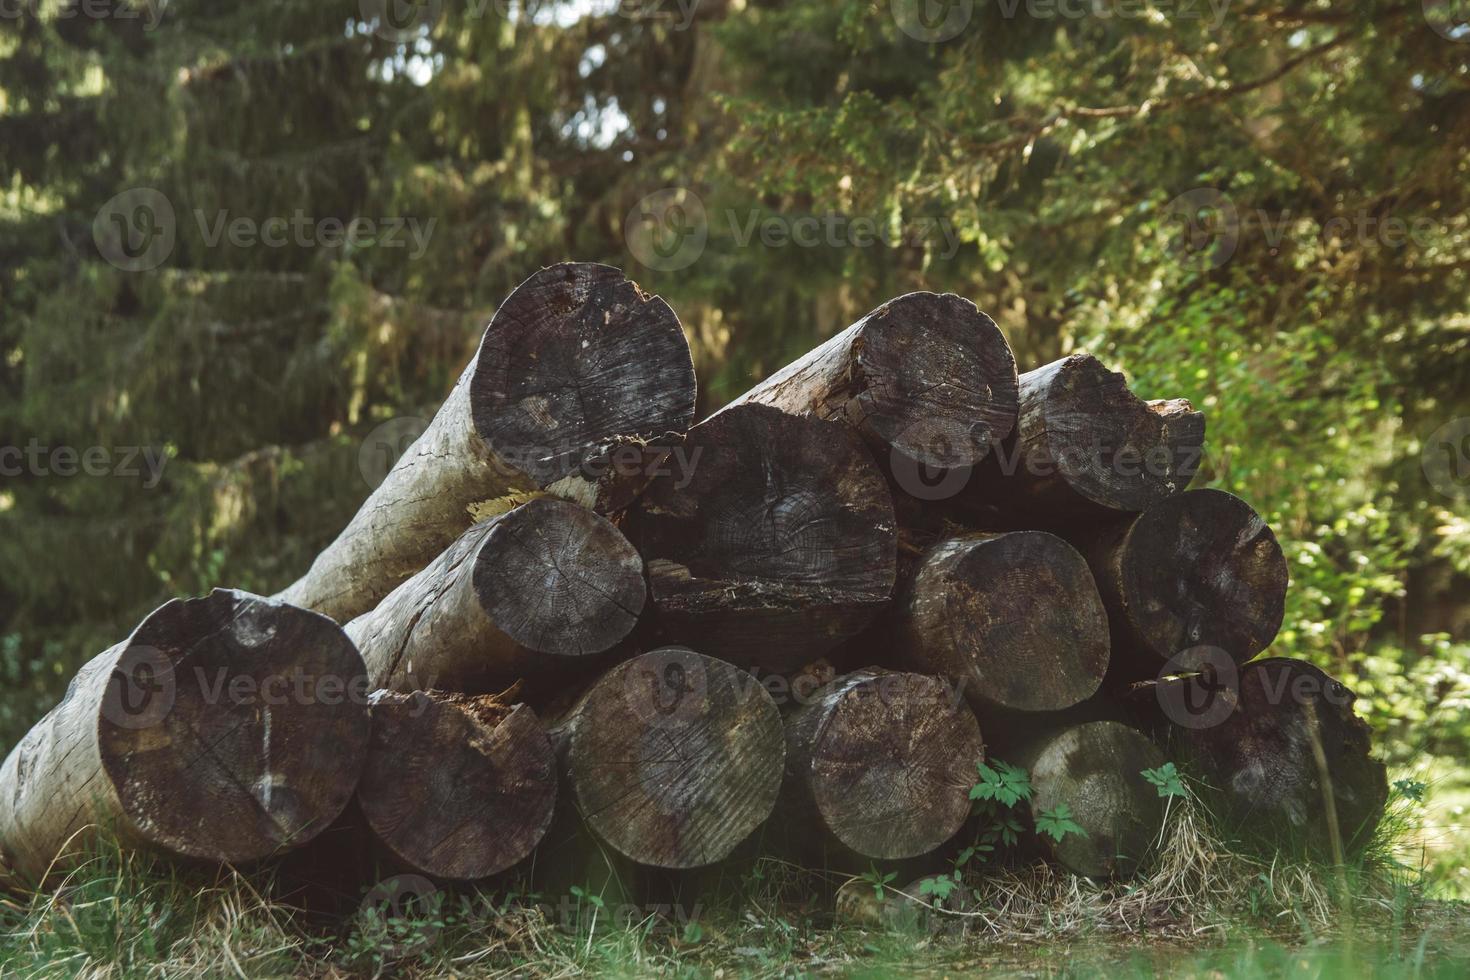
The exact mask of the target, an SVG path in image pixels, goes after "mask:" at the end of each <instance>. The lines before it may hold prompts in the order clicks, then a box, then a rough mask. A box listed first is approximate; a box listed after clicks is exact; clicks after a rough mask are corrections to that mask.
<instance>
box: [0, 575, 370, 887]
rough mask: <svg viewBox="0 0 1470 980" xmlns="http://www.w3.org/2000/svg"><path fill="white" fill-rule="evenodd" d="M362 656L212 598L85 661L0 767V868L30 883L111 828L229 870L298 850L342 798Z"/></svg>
mask: <svg viewBox="0 0 1470 980" xmlns="http://www.w3.org/2000/svg"><path fill="white" fill-rule="evenodd" d="M366 692H367V684H366V676H365V674H364V670H363V665H362V659H361V658H360V657H359V656H358V654H357V651H356V650H355V649H353V647H352V644H351V643H350V642H349V641H348V640H347V638H346V636H344V635H343V633H342V630H341V628H340V627H338V626H337V625H336V624H335V623H333V622H332V621H331V620H329V619H327V618H326V617H325V616H321V615H319V614H317V613H313V612H308V611H306V610H303V609H297V608H295V607H293V606H290V605H287V604H285V603H281V602H276V601H273V600H269V599H263V598H261V597H260V596H254V595H250V594H249V593H245V592H236V591H228V590H223V589H217V590H215V591H214V592H212V593H211V594H210V595H208V596H206V597H203V598H199V599H176V600H173V601H171V602H169V603H167V604H165V605H163V606H161V607H160V608H159V609H157V610H155V611H154V612H153V613H151V614H149V616H148V617H147V618H146V619H144V620H143V622H142V623H141V624H139V626H138V627H137V629H135V630H134V631H133V633H132V635H131V636H129V637H128V639H126V640H124V641H123V642H122V643H119V644H117V645H116V646H114V647H112V648H110V649H109V650H106V651H105V652H103V653H101V654H99V655H98V656H97V657H96V658H94V659H93V660H91V661H90V662H88V663H87V664H86V665H85V666H83V667H82V669H81V670H80V671H79V672H78V674H77V676H76V677H75V678H74V679H73V681H72V683H71V686H70V687H68V688H67V692H66V696H65V697H64V698H63V699H62V701H61V703H60V704H59V705H57V706H56V707H55V708H54V709H52V711H51V712H50V713H49V714H48V715H46V717H44V718H43V719H41V721H40V722H38V723H37V724H36V726H35V727H34V728H32V729H31V731H30V732H29V733H28V734H27V735H26V736H25V738H24V739H22V740H21V742H20V744H19V745H17V746H16V747H15V749H14V751H12V752H11V753H10V756H9V757H8V758H7V759H6V760H5V764H4V767H3V769H0V863H3V865H4V867H5V868H7V869H8V870H9V871H10V872H12V873H14V874H16V875H18V876H19V877H20V878H21V879H23V880H25V881H28V882H31V883H37V882H39V880H40V879H41V877H42V876H43V874H44V873H45V872H46V870H47V868H48V867H49V866H50V865H51V862H52V860H53V859H55V858H57V857H58V855H60V854H61V853H62V852H63V851H65V852H66V855H64V856H63V859H62V861H61V862H60V864H59V867H66V866H67V865H68V863H69V860H68V859H69V858H74V857H76V856H77V855H78V854H79V853H81V852H82V851H84V850H85V848H86V847H87V846H89V845H90V844H92V843H93V842H95V841H96V840H98V839H99V838H100V837H102V836H104V835H108V834H110V835H115V836H116V837H117V838H119V839H120V840H122V841H123V842H124V843H126V844H128V845H130V846H136V847H146V848H149V849H152V850H155V851H157V852H160V853H163V854H167V855H172V856H177V857H184V858H199V859H203V860H209V861H221V862H226V861H227V862H231V863H242V862H248V861H253V860H256V859H259V858H264V857H266V856H268V855H271V854H274V853H276V852H278V851H281V850H285V849H288V848H292V847H296V846H299V845H301V844H304V843H306V842H307V841H309V840H310V839H311V838H312V837H313V836H314V835H315V834H317V833H318V832H319V831H321V830H322V829H323V828H325V827H326V826H327V825H328V824H330V823H331V822H332V820H334V819H335V818H336V817H337V815H338V814H339V813H340V812H341V811H342V809H343V808H344V807H345V806H346V805H347V803H348V801H349V800H350V799H351V797H352V791H353V788H354V787H355V786H356V784H357V779H358V775H359V772H360V770H361V768H362V762H363V758H364V755H365V752H366V748H367V740H368V729H369V721H368V706H367V702H366Z"/></svg>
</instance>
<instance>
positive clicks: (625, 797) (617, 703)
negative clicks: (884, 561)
mask: <svg viewBox="0 0 1470 980" xmlns="http://www.w3.org/2000/svg"><path fill="white" fill-rule="evenodd" d="M557 727H558V729H560V733H561V738H562V740H563V742H564V744H565V754H566V773H567V778H568V781H569V783H570V785H571V788H572V792H573V794H574V798H575V800H576V805H577V807H578V809H579V810H580V811H581V814H582V817H583V819H584V820H585V821H586V823H587V826H588V827H590V828H591V829H592V831H593V832H594V833H596V834H597V836H598V837H599V838H601V839H602V840H604V841H606V842H607V843H608V844H609V845H611V846H612V847H613V848H614V849H615V850H617V851H618V852H619V853H621V854H624V855H626V856H627V857H629V858H631V859H633V860H634V861H637V862H639V863H640V864H648V865H654V866H657V867H661V868H695V867H700V866H703V865H707V864H713V863H714V862H716V861H719V860H721V859H723V858H725V857H727V856H728V855H729V854H730V852H731V851H732V850H734V848H735V847H736V845H738V844H739V843H740V842H741V841H743V840H745V839H746V838H747V837H748V836H750V834H751V833H752V832H753V831H754V830H755V829H756V828H757V827H758V826H759V825H760V824H761V823H762V822H763V821H764V820H765V819H766V817H768V816H769V815H770V813H771V810H772V808H773V807H774V806H775V803H776V797H777V794H778V792H779V790H780V786H781V772H782V765H783V763H784V760H785V749H784V743H783V740H782V731H781V717H780V714H779V712H778V711H777V710H776V705H775V702H774V701H772V699H771V696H770V694H768V693H767V692H766V689H765V688H764V687H762V686H761V684H760V683H759V682H758V681H757V680H756V679H755V678H753V677H752V676H751V675H750V674H748V673H746V672H745V671H743V670H740V669H739V668H737V667H735V666H733V665H731V664H728V663H725V662H724V661H721V660H715V659H714V658H712V657H706V656H704V655H702V654H698V653H695V652H694V651H692V650H689V649H686V648H682V647H665V648H662V649H659V650H654V651H651V652H649V653H646V654H643V655H641V656H639V657H635V658H634V659H632V660H630V661H627V662H625V663H622V664H619V665H618V666H617V667H614V668H613V669H612V670H611V671H609V672H608V673H607V674H606V675H604V676H603V677H602V679H600V680H599V681H598V682H597V683H596V684H595V685H594V686H593V687H592V688H591V690H590V691H588V692H587V694H586V695H585V696H584V697H583V698H582V699H581V701H580V702H579V703H578V704H577V706H576V707H575V708H573V709H572V711H571V712H570V713H569V714H568V715H567V716H566V718H565V719H563V721H562V722H560V723H559V724H558V726H557Z"/></svg>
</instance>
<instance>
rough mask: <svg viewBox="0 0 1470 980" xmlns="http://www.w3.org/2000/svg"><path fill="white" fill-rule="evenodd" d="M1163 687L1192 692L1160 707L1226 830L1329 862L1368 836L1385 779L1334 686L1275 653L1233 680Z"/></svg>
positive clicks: (1342, 689) (1343, 691) (1359, 723)
mask: <svg viewBox="0 0 1470 980" xmlns="http://www.w3.org/2000/svg"><path fill="white" fill-rule="evenodd" d="M1165 683H1166V684H1167V685H1170V686H1176V687H1184V686H1187V687H1192V688H1193V689H1194V690H1193V691H1184V692H1182V698H1181V697H1180V696H1178V695H1176V696H1174V697H1172V698H1169V699H1168V701H1166V702H1165V708H1166V712H1165V713H1166V714H1168V715H1170V716H1172V717H1171V718H1170V720H1171V721H1172V722H1173V723H1174V724H1173V725H1171V733H1172V735H1173V736H1174V738H1175V739H1176V740H1178V741H1180V742H1182V744H1183V747H1184V754H1185V756H1186V757H1187V758H1189V759H1190V760H1191V761H1192V763H1193V765H1194V767H1195V768H1196V769H1197V771H1198V772H1199V774H1200V775H1201V776H1202V777H1203V779H1204V782H1205V785H1206V787H1207V791H1208V792H1210V793H1211V794H1212V796H1213V797H1214V798H1215V800H1216V802H1218V804H1220V805H1219V806H1217V807H1216V809H1218V810H1220V811H1221V816H1223V817H1224V818H1225V819H1226V821H1227V822H1228V824H1229V825H1230V827H1231V829H1232V830H1234V831H1236V832H1238V833H1240V834H1242V835H1244V836H1246V837H1249V838H1252V839H1255V840H1264V841H1268V842H1271V843H1273V844H1277V845H1283V846H1287V847H1290V848H1293V849H1296V850H1305V851H1309V852H1312V853H1314V854H1315V855H1317V856H1318V857H1324V858H1329V859H1331V858H1336V857H1341V856H1343V855H1346V854H1350V853H1351V852H1352V851H1354V850H1356V849H1357V848H1360V847H1361V846H1362V845H1363V844H1365V843H1367V841H1368V840H1369V838H1371V837H1372V835H1373V831H1374V829H1375V828H1376V827H1377V826H1378V821H1379V819H1380V818H1381V817H1382V816H1383V808H1384V804H1385V802H1386V800H1387V797H1388V782H1387V777H1386V775H1385V771H1384V767H1383V763H1381V762H1379V761H1378V760H1376V759H1373V758H1372V757H1371V756H1370V752H1371V751H1372V745H1371V743H1370V735H1369V729H1368V725H1367V723H1366V722H1364V721H1363V720H1362V719H1360V718H1359V717H1358V716H1357V715H1356V714H1355V713H1354V711H1353V702H1354V701H1355V700H1357V698H1356V696H1355V695H1354V694H1353V692H1352V691H1350V690H1349V689H1348V688H1347V687H1346V686H1344V685H1343V684H1342V683H1341V682H1339V681H1337V680H1336V679H1334V678H1332V677H1331V676H1329V675H1328V674H1326V673H1324V672H1323V671H1322V670H1320V669H1319V668H1317V667H1314V666H1313V665H1311V664H1309V663H1306V662H1304V661H1301V660H1291V659H1287V658H1284V657H1275V658H1270V659H1267V660H1258V661H1256V662H1254V663H1251V664H1247V665H1246V666H1245V667H1242V668H1240V674H1239V677H1238V680H1236V681H1234V682H1233V683H1232V682H1231V681H1230V679H1229V678H1228V677H1227V678H1223V679H1222V678H1221V677H1219V676H1218V673H1217V675H1216V676H1215V677H1212V678H1206V677H1198V678H1189V679H1181V680H1171V681H1167V682H1165ZM1160 693H1161V696H1167V692H1160ZM1170 703H1172V704H1176V705H1179V704H1186V703H1187V704H1190V705H1191V706H1192V711H1191V713H1190V714H1189V715H1185V714H1182V713H1180V712H1177V711H1169V710H1168V706H1169V704H1170ZM1216 705H1218V710H1217V709H1216V707H1215V706H1216ZM1334 851H1336V852H1338V853H1334Z"/></svg>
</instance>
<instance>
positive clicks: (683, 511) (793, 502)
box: [626, 405, 896, 670]
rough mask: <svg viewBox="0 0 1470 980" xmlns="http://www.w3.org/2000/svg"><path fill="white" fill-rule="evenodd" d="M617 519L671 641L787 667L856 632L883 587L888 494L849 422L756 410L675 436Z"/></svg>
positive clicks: (888, 553) (748, 662)
mask: <svg viewBox="0 0 1470 980" xmlns="http://www.w3.org/2000/svg"><path fill="white" fill-rule="evenodd" d="M685 449H686V451H687V453H688V458H689V459H690V460H692V461H693V469H692V472H691V473H690V474H689V475H688V476H687V477H686V478H685V479H683V480H678V479H674V478H672V477H668V476H660V477H659V478H657V479H656V480H654V481H653V483H652V484H650V485H649V488H648V490H647V492H646V493H645V494H644V495H643V497H642V499H641V500H640V501H639V502H638V504H637V505H636V506H635V507H634V508H633V510H632V511H630V513H629V520H628V523H627V525H626V527H627V528H628V529H629V536H630V537H631V538H632V540H633V542H634V543H635V544H636V545H637V546H638V550H639V551H640V552H641V553H642V555H643V558H644V562H645V564H646V565H647V568H648V587H649V594H650V597H651V598H652V600H653V603H654V605H655V607H656V608H657V611H658V617H657V618H658V624H659V626H660V627H661V628H662V630H663V631H664V635H665V638H666V639H667V640H669V641H671V642H676V643H687V644H690V645H694V646H697V647H698V648H699V649H700V650H701V651H703V652H705V653H708V654H710V655H713V656H717V657H720V658H722V659H725V660H729V661H731V662H733V663H736V664H740V665H742V666H761V667H768V668H771V669H773V670H785V669H794V668H795V667H798V666H800V665H801V664H804V663H808V662H810V661H812V660H815V659H817V658H818V657H821V656H822V655H823V654H824V653H826V652H827V651H829V650H831V649H832V648H833V647H834V646H836V645H837V644H838V643H840V642H842V641H843V640H845V639H847V638H849V637H851V636H853V635H855V634H857V633H859V632H861V631H862V630H863V629H864V628H865V627H866V626H867V625H868V624H869V623H870V622H871V621H872V620H873V618H874V617H875V616H876V615H877V614H878V612H879V611H880V610H882V609H883V608H884V606H885V605H886V604H887V603H888V601H889V599H890V598H891V596H892V593H893V584H894V576H895V553H896V541H895V536H894V518H893V499H892V497H891V496H890V494H889V491H888V487H887V485H886V484H885V482H884V480H883V477H882V474H881V473H879V471H878V469H877V467H876V466H875V465H874V464H873V461H872V459H871V457H870V456H869V455H868V453H867V451H866V449H865V448H864V447H863V444H862V442H861V440H860V439H859V438H858V436H857V435H856V433H854V432H853V431H852V430H851V429H850V428H847V427H844V426H841V425H837V424H835V423H832V422H820V421H817V420H815V419H808V418H801V417H798V416H795V415H788V414H786V413H785V412H781V411H778V410H776V409H774V408H768V407H766V406H764V405H743V406H740V407H738V408H732V409H728V410H726V411H723V412H721V413H719V414H718V415H715V416H714V417H713V418H710V419H708V420H707V421H705V422H702V423H700V424H699V425H697V426H695V427H694V428H693V429H691V430H690V431H689V438H688V440H687V442H686V444H685Z"/></svg>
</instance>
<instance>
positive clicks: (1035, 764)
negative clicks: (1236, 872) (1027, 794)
mask: <svg viewBox="0 0 1470 980" xmlns="http://www.w3.org/2000/svg"><path fill="white" fill-rule="evenodd" d="M1019 758H1020V760H1021V762H1022V764H1023V765H1025V766H1026V768H1027V769H1028V770H1029V772H1030V775H1031V815H1032V818H1033V820H1035V819H1039V818H1040V817H1041V816H1042V815H1043V814H1046V813H1054V812H1055V811H1056V810H1057V807H1058V806H1061V805H1065V806H1066V807H1067V809H1068V810H1069V811H1070V813H1071V819H1072V820H1073V821H1074V822H1075V823H1077V824H1078V825H1079V826H1081V827H1082V829H1083V831H1084V833H1082V834H1078V833H1067V834H1064V835H1063V836H1062V839H1061V841H1057V840H1055V839H1054V838H1053V837H1051V836H1049V835H1046V834H1038V838H1039V840H1040V842H1041V845H1042V847H1043V849H1044V850H1045V851H1046V852H1047V853H1048V854H1049V855H1050V856H1051V858H1052V859H1053V860H1055V861H1056V862H1057V863H1058V864H1060V865H1061V866H1062V867H1064V868H1067V869H1068V870H1069V871H1073V872H1076V873H1077V874H1079V875H1084V876H1086V877H1089V878H1128V877H1132V875H1133V874H1134V872H1136V871H1137V870H1138V867H1139V864H1140V862H1141V861H1143V859H1144V858H1145V857H1146V856H1147V855H1148V853H1149V852H1150V850H1151V849H1152V848H1153V847H1154V846H1155V844H1156V842H1157V841H1158V839H1159V834H1160V831H1161V830H1162V829H1163V822H1164V801H1163V799H1161V798H1160V797H1159V794H1158V790H1157V789H1156V788H1155V787H1154V786H1153V785H1152V784H1150V783H1149V782H1148V780H1146V779H1145V778H1144V777H1143V771H1144V770H1145V769H1157V768H1159V767H1160V766H1162V765H1163V764H1164V755H1163V753H1162V752H1160V751H1159V749H1158V747H1157V746H1156V745H1154V743H1153V742H1152V741H1150V740H1149V739H1148V737H1147V736H1145V735H1144V734H1142V733H1141V732H1138V731H1136V730H1134V729H1132V728H1129V727H1128V726H1126V725H1121V724H1119V723H1117V722H1115V721H1094V722H1088V723H1086V724H1082V725H1073V726H1070V727H1068V728H1065V729H1062V730H1061V731H1059V732H1055V733H1053V734H1051V735H1049V736H1047V737H1045V738H1042V739H1041V740H1039V741H1038V742H1036V743H1034V744H1033V745H1032V746H1031V747H1030V748H1029V749H1027V750H1024V751H1023V752H1021V753H1020V756H1019Z"/></svg>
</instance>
